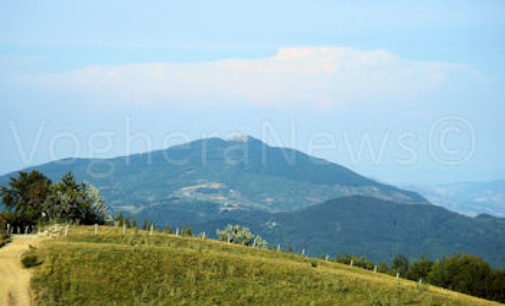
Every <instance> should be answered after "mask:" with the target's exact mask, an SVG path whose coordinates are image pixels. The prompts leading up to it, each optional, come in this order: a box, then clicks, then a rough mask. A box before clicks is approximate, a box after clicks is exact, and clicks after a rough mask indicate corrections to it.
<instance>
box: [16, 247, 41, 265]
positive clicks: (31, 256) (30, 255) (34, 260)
mask: <svg viewBox="0 0 505 306" xmlns="http://www.w3.org/2000/svg"><path fill="white" fill-rule="evenodd" d="M21 263H22V264H23V267H25V268H31V267H35V266H38V265H40V264H41V263H42V261H40V260H39V257H38V255H37V253H36V251H35V249H31V250H30V251H28V252H26V253H25V254H23V256H22V257H21Z"/></svg>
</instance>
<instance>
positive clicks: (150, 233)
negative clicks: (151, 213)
mask: <svg viewBox="0 0 505 306" xmlns="http://www.w3.org/2000/svg"><path fill="white" fill-rule="evenodd" d="M153 228H154V226H153V224H152V223H151V228H149V236H152V235H153Z"/></svg>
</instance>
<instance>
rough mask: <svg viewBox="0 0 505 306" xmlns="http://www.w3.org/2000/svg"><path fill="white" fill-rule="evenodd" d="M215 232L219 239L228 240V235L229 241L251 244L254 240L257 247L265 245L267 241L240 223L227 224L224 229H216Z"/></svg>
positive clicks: (264, 246)
mask: <svg viewBox="0 0 505 306" xmlns="http://www.w3.org/2000/svg"><path fill="white" fill-rule="evenodd" d="M216 233H217V236H218V238H219V240H222V241H228V236H230V240H231V241H230V242H231V243H236V244H242V245H247V246H252V245H253V244H254V240H256V246H257V247H261V248H266V247H267V242H266V241H265V240H264V239H262V238H261V237H260V236H258V235H256V236H255V235H254V234H253V233H252V232H251V230H250V229H248V228H247V227H241V226H240V225H228V226H227V227H226V228H225V229H224V230H217V231H216Z"/></svg>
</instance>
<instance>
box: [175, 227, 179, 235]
mask: <svg viewBox="0 0 505 306" xmlns="http://www.w3.org/2000/svg"><path fill="white" fill-rule="evenodd" d="M175 236H179V227H177V228H176V229H175Z"/></svg>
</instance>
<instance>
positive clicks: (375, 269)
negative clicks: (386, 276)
mask: <svg viewBox="0 0 505 306" xmlns="http://www.w3.org/2000/svg"><path fill="white" fill-rule="evenodd" d="M373 273H377V265H375V267H374V268H373Z"/></svg>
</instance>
